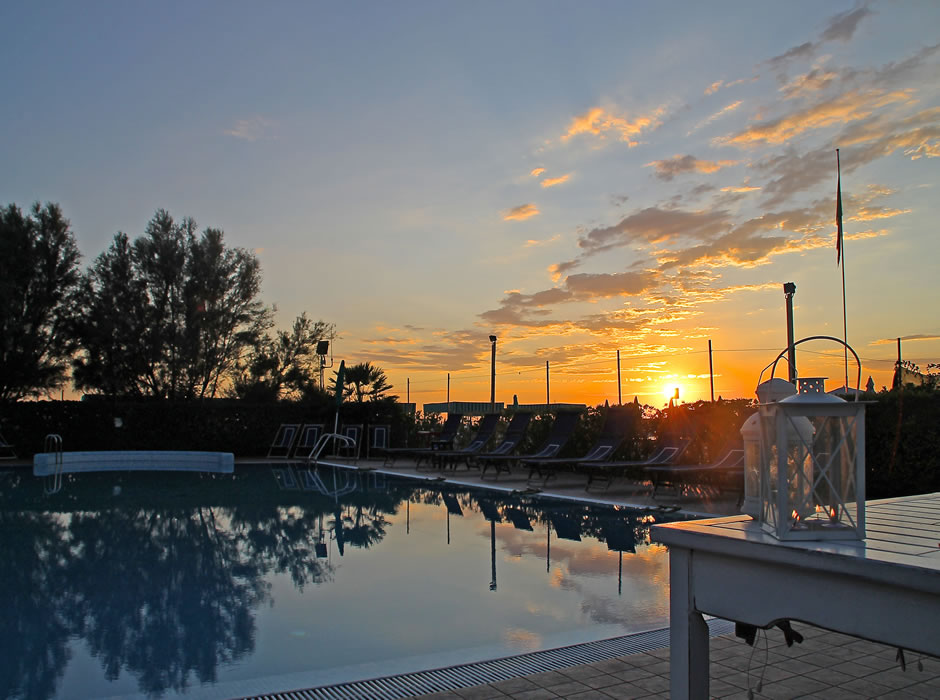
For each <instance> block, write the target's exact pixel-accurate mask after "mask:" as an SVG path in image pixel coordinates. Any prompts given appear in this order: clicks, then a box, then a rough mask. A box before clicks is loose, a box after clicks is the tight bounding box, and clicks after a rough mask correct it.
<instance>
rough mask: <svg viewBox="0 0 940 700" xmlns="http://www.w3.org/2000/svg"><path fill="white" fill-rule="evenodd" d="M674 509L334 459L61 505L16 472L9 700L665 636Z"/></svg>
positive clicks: (122, 490)
mask: <svg viewBox="0 0 940 700" xmlns="http://www.w3.org/2000/svg"><path fill="white" fill-rule="evenodd" d="M116 487H119V488H116ZM668 518H669V516H665V515H663V514H659V513H650V512H644V511H634V510H629V509H623V508H611V507H591V506H588V505H585V504H573V503H571V502H562V501H557V500H548V499H545V500H537V499H536V498H535V497H531V496H525V495H518V494H517V495H512V494H497V493H494V492H489V491H482V490H471V489H469V488H456V487H453V486H446V485H441V484H436V483H434V482H415V481H408V480H394V479H390V478H388V479H387V478H386V477H384V476H383V475H380V474H375V473H359V472H349V471H345V470H337V471H335V472H334V471H333V470H330V469H325V468H320V469H319V470H310V471H307V470H297V469H287V468H285V469H279V470H272V469H270V468H268V467H262V466H247V467H240V468H238V469H237V470H236V472H235V474H232V475H205V474H201V475H194V474H177V473H172V474H171V473H156V472H153V473H128V474H114V473H111V474H82V475H76V476H71V477H69V478H68V479H67V481H66V484H65V488H63V490H62V492H61V493H59V494H57V495H55V496H45V495H44V494H43V488H42V481H41V480H39V479H36V478H34V477H32V476H31V475H28V474H24V473H15V472H3V473H0V561H2V562H3V569H4V573H3V576H2V577H0V593H2V596H0V639H2V640H3V641H2V658H3V662H2V664H0V697H5V698H19V697H23V698H54V697H76V698H83V697H101V696H108V695H123V694H136V693H141V694H144V695H147V696H150V697H170V696H175V695H177V694H182V693H185V692H186V691H187V690H189V691H192V689H193V688H196V687H198V688H200V693H201V694H200V697H202V696H203V695H205V696H211V695H212V691H213V689H215V690H216V691H217V692H218V695H219V696H225V695H228V696H231V695H235V694H238V691H237V688H238V687H239V686H238V683H242V682H245V681H248V680H251V679H259V678H265V679H266V681H265V682H266V683H268V684H269V686H268V687H266V688H265V689H266V690H272V691H273V690H278V689H281V690H283V689H289V688H290V687H298V685H304V684H306V685H314V684H317V683H318V682H320V681H322V682H335V681H336V680H338V679H345V678H340V677H341V676H343V675H344V674H345V675H346V676H355V675H357V674H359V675H369V676H374V675H379V674H380V673H382V672H384V671H386V670H405V669H406V668H412V667H421V666H424V667H427V666H429V665H434V666H440V665H445V664H447V663H458V662H463V661H467V660H472V659H474V658H484V657H486V658H492V657H494V656H499V655H505V654H511V653H519V652H524V651H529V650H532V649H537V648H545V647H549V646H558V645H561V644H566V643H572V642H577V641H584V640H587V639H598V638H602V637H609V636H615V635H618V634H627V633H630V632H634V631H639V630H643V629H651V628H655V627H663V626H665V625H666V624H667V623H668V588H667V586H668V563H667V559H666V553H665V550H664V548H662V547H660V546H657V545H650V544H649V526H650V524H652V523H653V522H661V521H663V520H664V519H668ZM403 660H405V661H403ZM364 664H371V665H364ZM383 664H384V665H383ZM396 664H397V665H396ZM354 666H355V667H357V668H350V669H346V670H345V671H343V672H339V675H337V673H338V672H337V671H336V669H337V668H339V667H344V668H345V667H354ZM291 684H293V686H292V685H291ZM233 689H236V690H234V692H233Z"/></svg>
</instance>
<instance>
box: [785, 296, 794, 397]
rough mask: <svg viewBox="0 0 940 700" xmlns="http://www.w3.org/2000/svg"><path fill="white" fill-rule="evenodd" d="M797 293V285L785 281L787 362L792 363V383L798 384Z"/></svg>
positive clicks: (790, 375)
mask: <svg viewBox="0 0 940 700" xmlns="http://www.w3.org/2000/svg"><path fill="white" fill-rule="evenodd" d="M794 294H796V285H795V284H793V282H785V283H784V285H783V296H784V297H786V300H787V348H788V349H787V364H789V365H790V374H789V377H790V383H791V384H796V348H795V347H793V295H794Z"/></svg>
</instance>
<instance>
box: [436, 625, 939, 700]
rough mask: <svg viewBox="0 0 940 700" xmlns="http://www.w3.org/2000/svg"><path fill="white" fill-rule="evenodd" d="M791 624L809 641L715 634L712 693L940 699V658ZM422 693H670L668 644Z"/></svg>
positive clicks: (535, 699)
mask: <svg viewBox="0 0 940 700" xmlns="http://www.w3.org/2000/svg"><path fill="white" fill-rule="evenodd" d="M928 624H929V622H928ZM793 627H794V629H796V630H797V631H799V632H800V633H801V634H802V635H803V636H804V641H803V643H802V644H794V645H793V646H792V647H787V646H786V643H785V642H784V639H783V634H782V633H781V632H780V631H779V630H770V631H769V632H766V633H764V632H762V633H761V638H760V639H759V641H758V643H757V644H755V646H754V647H750V646H748V645H747V644H746V643H745V642H744V641H743V640H741V639H738V638H737V637H734V636H733V635H732V636H725V637H714V638H712V640H711V643H710V661H711V664H710V675H711V687H710V691H711V692H710V697H713V698H728V699H729V700H746V699H747V698H748V697H749V693H748V691H749V689H750V690H752V691H753V697H754V698H771V699H772V700H786V699H789V698H805V699H807V700H809V699H818V700H845V699H848V698H853V699H854V698H882V699H885V700H890V699H892V698H915V699H916V698H933V699H936V698H940V659H935V658H933V657H921V656H919V655H917V654H913V653H911V652H907V653H906V654H905V660H906V663H907V669H906V670H902V669H901V666H900V663H899V662H898V661H897V660H896V655H897V649H893V648H889V647H886V646H884V645H881V644H873V643H871V642H866V641H864V640H860V639H856V638H854V637H847V636H845V635H842V634H836V633H835V632H827V631H826V630H820V629H817V628H814V627H809V626H806V625H801V624H796V623H794V625H793ZM765 642H766V643H765ZM421 698H422V699H423V700H431V699H432V698H433V699H434V700H489V699H490V698H516V699H517V700H542V699H543V698H570V700H610V698H621V699H623V698H669V649H659V650H655V651H650V652H646V653H642V654H632V655H630V656H621V657H619V658H617V659H611V660H609V661H600V662H597V663H593V664H586V665H582V666H572V667H570V668H566V669H562V670H560V671H549V672H547V673H537V674H534V675H531V676H523V677H520V678H514V679H511V680H508V681H501V682H499V683H493V684H491V685H482V686H476V687H473V688H462V689H459V690H453V691H447V692H442V693H434V694H431V695H422V696H421Z"/></svg>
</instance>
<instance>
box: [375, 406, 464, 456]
mask: <svg viewBox="0 0 940 700" xmlns="http://www.w3.org/2000/svg"><path fill="white" fill-rule="evenodd" d="M462 421H463V414H462V413H448V414H447V420H446V421H444V425H443V426H442V427H441V432H440V433H439V434H438V435H436V436H435V437H434V438H432V439H431V445H430V446H429V447H390V448H388V449H387V450H385V466H388V465H390V464H394V463H395V460H396V459H397V458H398V457H411V458H412V459H414V460H415V466H418V465H420V464H421V462H422V461H423V460H425V459H429V458H430V456H431V452H432V451H433V450H447V449H450V448H452V447H453V445H454V438H456V437H457V431H458V430H459V429H460V424H461V422H462Z"/></svg>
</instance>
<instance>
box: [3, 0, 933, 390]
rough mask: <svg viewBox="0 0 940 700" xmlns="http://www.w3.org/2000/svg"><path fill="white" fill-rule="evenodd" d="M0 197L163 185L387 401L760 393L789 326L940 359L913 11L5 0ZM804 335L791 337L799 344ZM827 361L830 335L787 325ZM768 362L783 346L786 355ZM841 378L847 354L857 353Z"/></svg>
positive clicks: (904, 5) (101, 217) (927, 100)
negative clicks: (383, 377)
mask: <svg viewBox="0 0 940 700" xmlns="http://www.w3.org/2000/svg"><path fill="white" fill-rule="evenodd" d="M0 21H2V26H3V41H2V42H0V61H2V65H3V67H4V68H3V71H2V73H0V86H2V93H3V96H4V98H3V100H2V101H0V128H2V131H3V134H4V137H3V139H2V141H0V163H2V164H3V167H2V168H0V204H4V205H5V204H7V203H10V202H14V203H17V204H19V205H20V206H22V207H26V206H28V205H29V204H31V203H32V202H33V201H37V200H39V201H43V202H45V201H54V202H58V203H59V204H61V206H62V208H63V210H64V213H65V215H66V217H68V218H69V219H70V220H71V222H72V228H73V230H74V232H75V234H76V236H77V239H78V242H79V246H80V248H81V250H82V253H83V255H84V263H85V264H87V263H89V262H90V261H91V260H92V259H93V258H94V257H95V256H97V255H98V254H99V253H101V252H102V251H104V250H105V249H106V248H107V246H108V245H109V243H110V241H111V239H112V237H113V236H114V234H115V233H116V232H118V231H124V232H126V233H127V234H128V235H130V236H131V237H136V236H138V235H140V234H142V233H143V231H144V228H145V226H146V223H147V221H148V220H149V219H150V218H151V217H152V216H153V214H154V212H155V211H156V210H157V209H158V208H165V209H167V210H168V211H170V213H171V214H173V216H175V217H177V218H182V217H184V216H191V217H193V218H194V219H195V220H196V221H197V223H198V224H199V226H200V228H204V227H207V226H213V227H219V228H222V229H223V230H224V231H225V236H226V241H227V242H228V243H229V245H232V246H240V247H245V248H249V249H252V250H254V251H255V252H256V253H257V255H258V256H259V258H260V260H261V263H262V268H263V271H264V291H263V298H264V300H265V301H266V302H267V303H272V304H277V307H278V315H277V318H278V322H279V325H280V326H281V327H286V326H287V325H289V323H290V322H291V320H292V319H293V318H294V317H295V316H296V315H297V314H299V313H301V312H302V311H306V312H307V313H308V315H310V316H312V317H313V318H315V319H323V320H325V321H329V322H333V323H335V324H336V326H337V329H338V331H339V335H340V337H339V338H338V339H337V340H336V342H335V344H334V348H335V358H336V362H337V363H338V362H339V360H340V359H345V361H346V363H347V364H350V363H355V362H362V361H367V360H368V361H371V362H373V363H375V364H377V365H379V366H380V367H382V368H384V369H385V370H386V372H387V374H388V376H389V378H390V380H391V382H392V383H393V384H394V386H395V393H396V394H399V395H400V397H401V398H402V400H404V399H405V397H406V393H409V392H408V389H407V387H408V380H409V379H410V394H409V397H410V399H411V401H413V402H416V403H418V404H419V407H420V405H421V404H422V403H424V402H429V401H443V400H444V399H445V398H446V391H447V374H448V373H450V374H451V385H450V386H451V399H453V400H468V401H483V400H488V399H489V381H490V379H489V376H490V368H489V362H490V343H489V341H488V339H487V338H488V336H489V335H490V334H495V335H497V336H498V338H499V340H498V347H497V350H498V356H497V380H496V381H497V400H500V401H506V402H511V401H512V396H513V394H516V395H518V398H519V401H520V402H522V403H533V402H542V401H544V400H545V397H546V386H545V374H546V373H545V363H546V361H548V362H549V367H550V391H551V395H550V398H551V399H552V400H553V401H568V402H574V401H577V402H585V403H590V404H597V403H602V402H603V401H604V400H605V399H607V400H610V401H611V402H615V401H616V400H617V396H618V394H617V375H616V353H617V350H618V349H619V350H620V353H621V364H622V373H621V381H622V391H623V397H624V400H625V401H626V400H628V399H629V400H632V399H633V397H634V396H638V397H639V400H640V401H641V402H645V403H650V404H653V405H659V406H661V405H663V404H664V403H665V402H666V401H667V400H668V396H669V395H670V394H671V393H672V391H673V390H674V388H675V387H680V396H681V399H682V400H685V401H693V400H696V399H700V398H708V397H709V363H708V353H707V349H708V341H709V340H711V341H712V345H713V348H714V355H713V359H714V374H715V395H716V396H718V395H723V396H725V397H736V396H747V397H751V396H753V391H754V388H755V386H756V384H757V380H758V375H759V373H760V371H761V369H762V368H763V367H764V366H765V365H767V364H768V363H769V362H771V361H772V360H773V359H774V357H776V355H777V353H778V352H779V351H780V350H782V349H783V348H784V347H785V346H786V324H785V320H786V317H785V306H784V295H783V290H782V284H783V283H784V282H790V281H792V282H795V283H796V286H797V292H796V296H795V298H794V302H795V330H796V337H797V338H802V337H806V336H810V335H816V334H821V335H833V336H838V337H841V336H842V332H843V328H842V292H841V282H842V276H841V271H840V268H839V267H838V266H837V264H836V250H835V207H836V150H835V149H836V148H839V149H841V162H842V195H843V207H844V211H845V219H844V220H845V232H846V242H845V282H846V289H847V301H848V303H847V327H848V341H849V344H850V345H852V346H853V347H854V348H855V350H856V351H857V352H858V354H859V355H860V356H861V357H862V363H863V368H862V384H863V385H864V383H865V382H866V381H867V379H868V377H869V376H872V377H873V379H874V382H875V384H876V386H877V387H878V388H881V386H882V385H885V384H890V379H891V372H892V367H893V361H894V358H895V356H896V338H898V337H900V338H902V350H903V354H904V357H905V359H911V360H913V361H915V362H917V363H918V364H920V365H921V366H922V367H924V366H925V365H926V364H927V363H928V362H938V361H940V313H938V310H940V304H938V302H940V284H938V281H937V274H938V271H940V266H938V260H940V257H938V252H940V240H938V225H937V219H938V207H937V197H938V196H940V191H938V185H940V177H938V176H940V160H937V156H940V29H938V28H940V3H938V2H936V0H924V1H920V2H918V1H916V0H912V1H909V2H867V3H857V2H836V1H833V2H825V3H821V2H817V1H815V0H814V1H812V2H803V1H795V2H778V3H753V2H743V1H742V2H725V1H717V2H707V3H703V2H684V3H682V2H662V3H640V2H623V1H618V2H594V1H590V2H581V3H571V2H550V1H539V2H524V1H521V0H520V1H513V2H486V1H479V2H478V1H474V2H463V3H456V2H441V1H439V0H435V1H434V2H407V1H402V2H391V3H386V2H382V3H380V2H352V3H324V2H296V3H289V2H275V3H248V2H198V3H189V2H158V3H144V2H133V1H132V2H93V3H76V2H61V3H54V2H42V1H40V2H21V1H19V0H14V1H13V2H5V3H4V5H3V8H2V9H0ZM804 349H805V350H804ZM797 364H798V368H799V371H800V374H801V375H804V376H810V375H822V376H828V377H830V378H831V379H830V382H829V388H832V387H834V386H836V385H839V386H841V384H842V382H843V375H844V369H843V363H842V351H841V348H840V347H839V346H838V345H836V344H835V343H826V342H817V343H809V344H805V345H803V346H801V348H800V351H799V353H798V362H797ZM781 373H782V374H783V375H784V376H785V375H786V368H785V366H784V365H781V367H780V369H778V376H779V375H780V374H781ZM850 379H851V382H852V383H853V384H854V381H855V368H854V363H853V364H852V365H850Z"/></svg>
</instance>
